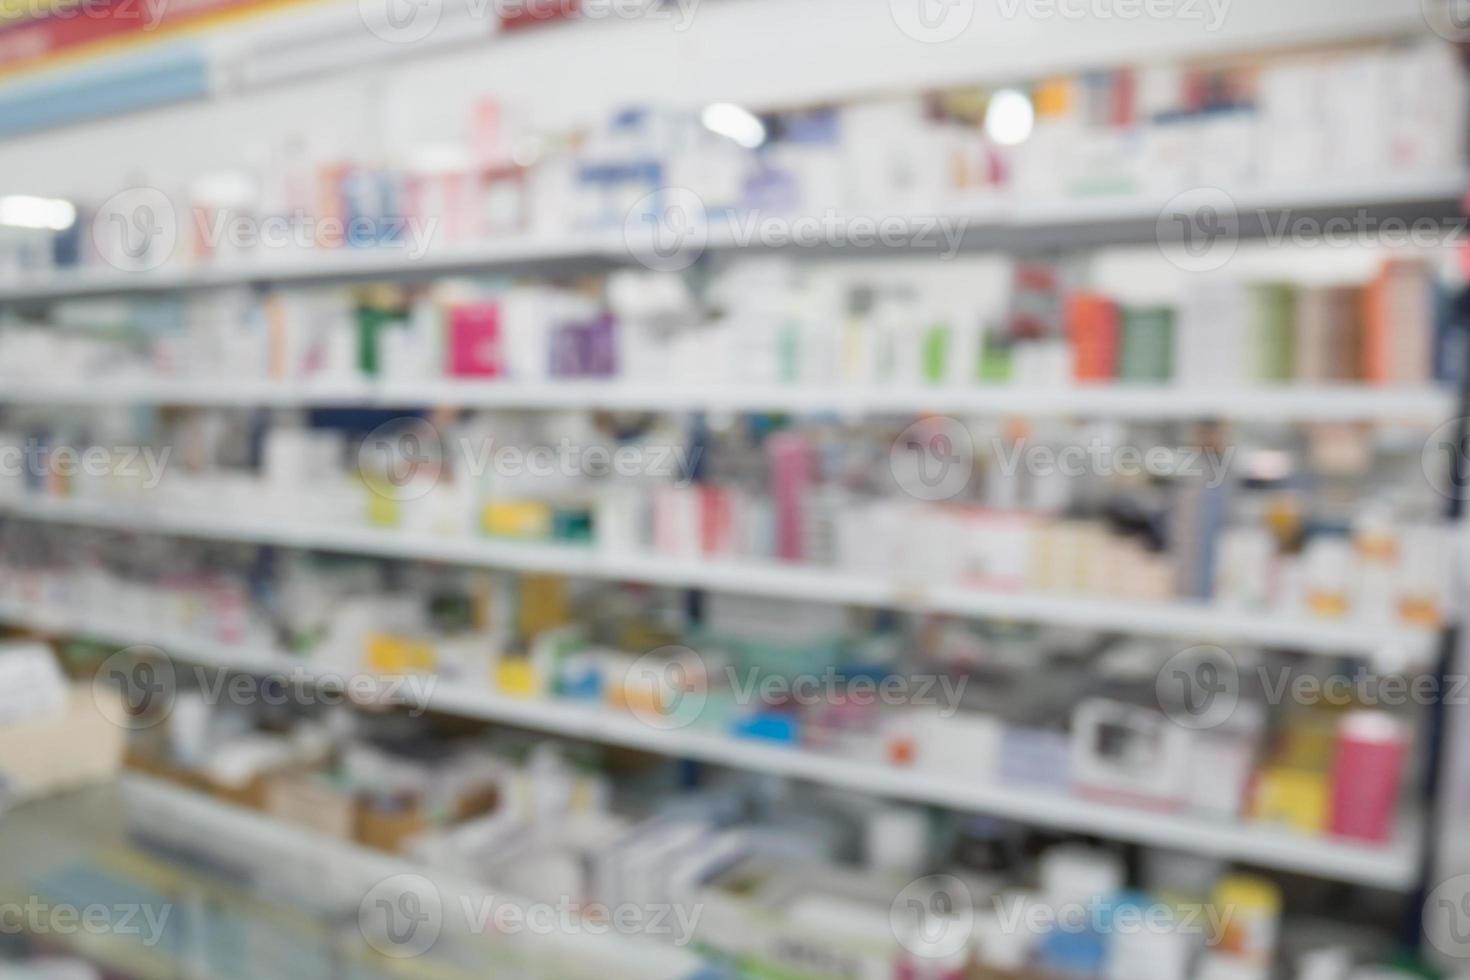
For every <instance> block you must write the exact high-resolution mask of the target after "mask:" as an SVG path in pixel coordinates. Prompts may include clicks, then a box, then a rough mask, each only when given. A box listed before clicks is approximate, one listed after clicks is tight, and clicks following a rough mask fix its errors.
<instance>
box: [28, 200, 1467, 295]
mask: <svg viewBox="0 0 1470 980" xmlns="http://www.w3.org/2000/svg"><path fill="white" fill-rule="evenodd" d="M1466 183H1467V180H1466V176H1465V175H1464V174H1463V173H1461V172H1458V171H1457V172H1451V173H1430V174H1398V175H1394V174H1388V175H1382V176H1379V177H1376V178H1373V179H1366V178H1365V179H1361V180H1345V181H1334V182H1331V183H1320V182H1319V183H1316V184H1302V185H1294V186H1289V187H1277V188H1265V187H1256V188H1239V189H1235V190H1233V191H1231V195H1230V196H1231V198H1232V200H1233V201H1234V203H1235V206H1236V210H1237V212H1238V213H1239V215H1240V217H1241V218H1242V221H1241V232H1242V234H1243V235H1247V236H1249V235H1253V234H1257V233H1258V231H1257V229H1256V227H1255V226H1256V225H1258V224H1259V221H1252V220H1251V219H1253V218H1259V216H1260V215H1261V214H1262V213H1265V212H1272V211H1280V210H1282V209H1291V210H1293V211H1297V212H1302V211H1314V212H1336V211H1340V210H1343V209H1352V210H1354V211H1356V210H1359V209H1364V208H1371V209H1380V210H1388V211H1390V212H1397V213H1412V214H1413V215H1418V214H1420V212H1421V211H1424V209H1425V208H1426V206H1427V207H1428V209H1429V212H1431V213H1435V214H1453V213H1456V212H1454V210H1453V209H1454V207H1455V205H1456V203H1457V202H1458V201H1459V199H1460V198H1461V196H1462V195H1463V194H1464V192H1465V188H1466ZM1173 196H1174V195H1172V194H1119V195H1108V196H1097V197H1080V198H1060V199H1052V200H1037V201H1027V200H1016V201H1004V202H997V203H995V204H993V205H990V206H987V207H984V208H983V209H979V210H975V211H972V212H970V213H952V214H944V215H933V214H901V213H897V212H895V213H887V214H882V215H878V214H871V213H868V214H861V213H852V214H848V215H844V216H837V217H834V218H832V219H828V217H827V216H816V217H817V218H818V220H819V221H820V222H821V223H822V225H825V224H826V223H827V222H828V221H829V220H831V221H833V222H838V223H840V219H841V218H844V217H845V218H847V219H849V220H857V219H866V220H876V219H878V218H880V217H881V219H882V220H883V221H884V222H885V223H892V222H894V221H895V219H898V220H903V221H904V222H905V223H906V224H907V225H908V226H909V227H911V228H912V229H914V230H915V231H916V232H924V233H926V234H927V233H931V232H932V231H933V226H934V222H935V220H936V219H943V220H944V221H946V222H948V223H951V224H955V223H959V222H963V223H964V224H963V228H964V236H963V239H962V246H963V247H966V248H1004V247H1006V246H1007V245H1018V244H1026V245H1028V246H1034V245H1036V244H1037V243H1038V242H1041V241H1046V242H1052V243H1054V244H1056V245H1067V244H1069V243H1070V244H1077V243H1079V242H1082V241H1086V242H1090V243H1093V244H1097V243H1101V242H1107V241H1148V240H1153V237H1152V231H1151V229H1152V227H1153V225H1154V223H1155V222H1156V220H1157V218H1158V216H1159V214H1160V212H1161V210H1162V209H1163V207H1164V205H1165V204H1166V203H1167V202H1168V201H1169V200H1170V198H1171V197H1173ZM779 217H780V218H781V221H782V223H783V226H785V225H789V224H791V223H792V222H794V221H796V220H798V219H799V218H800V217H801V216H799V215H798V216H779ZM808 217H811V216H808ZM885 227H891V224H885ZM651 234H652V232H651V231H650V236H651ZM899 237H903V236H899ZM742 238H743V235H742V234H740V233H737V232H736V231H735V230H732V229H731V228H729V227H726V226H719V225H716V226H713V227H711V228H710V229H709V235H708V241H707V244H706V245H705V251H708V252H722V251H732V250H744V249H752V250H754V249H761V248H762V246H759V245H752V244H749V243H747V242H744V241H742ZM651 241H652V238H651V237H650V238H649V240H648V241H647V242H645V241H641V240H640V238H639V237H638V236H635V237H632V238H630V237H629V236H628V235H626V234H624V232H623V229H621V228H614V229H608V230H599V231H592V232H577V233H572V234H566V235H559V236H544V235H543V236H532V237H508V238H504V239H499V240H495V241H491V242H486V243H482V244H476V245H455V246H446V247H443V248H439V249H431V250H430V251H428V252H426V253H425V254H423V255H419V256H414V255H412V254H410V253H409V252H408V251H407V249H405V248H388V249H361V250H338V251H328V252H322V253H311V252H304V253H302V254H295V255H289V256H280V255H278V256H271V257H265V258H262V259H261V260H260V261H255V262H251V261H241V262H238V263H235V264H230V265H224V266H210V267H202V268H177V267H165V268H164V269H161V270H153V271H150V272H134V273H130V272H125V271H120V270H108V271H106V272H101V271H97V270H91V269H87V270H67V271H63V272H57V273H51V274H43V275H40V276H36V277H34V278H31V279H29V280H28V281H25V282H19V283H13V284H5V285H0V303H4V302H15V301H41V300H48V299H56V298H62V297H68V296H87V295H98V294H121V293H129V292H159V291H169V290H179V289H198V288H208V287H212V286H228V285H238V284H241V283H252V282H280V283H289V282H307V281H332V280H346V279H364V278H372V277H380V278H381V277H395V276H405V277H418V276H428V275H438V274H446V273H453V272H474V271H491V270H495V269H509V268H516V267H537V266H547V265H555V264H558V263H562V264H566V263H574V264H582V265H586V264H593V265H602V266H614V265H627V264H633V263H635V262H636V261H637V258H638V255H639V254H640V253H646V252H648V251H649V248H648V245H649V244H650V243H651ZM798 248H799V247H798V246H784V250H788V251H796V250H797V249H798ZM778 250H779V249H778ZM847 251H849V252H852V251H868V252H875V253H878V254H895V253H899V252H903V251H907V249H905V248H903V247H898V248H886V247H879V248H874V249H862V250H854V249H851V248H849V249H847ZM926 252H927V253H928V254H933V250H926Z"/></svg>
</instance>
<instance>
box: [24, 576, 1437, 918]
mask: <svg viewBox="0 0 1470 980" xmlns="http://www.w3.org/2000/svg"><path fill="white" fill-rule="evenodd" d="M0 619H3V620H4V621H6V622H9V623H12V624H14V625H18V626H25V627H28V628H32V629H37V630H43V631H55V632H70V633H74V634H79V635H85V636H89V637H93V638H95V639H100V640H106V641H109V642H114V643H119V644H148V645H152V646H157V647H160V648H162V649H165V650H167V651H168V652H169V653H170V654H172V655H175V656H177V657H179V658H180V659H182V660H186V661H190V662H196V663H200V664H204V665H207V666H213V667H220V668H224V669H228V670H235V671H241V672H245V673H255V674H272V673H293V674H299V675H304V676H306V677H307V678H313V677H315V678H322V677H327V678H338V679H340V678H341V676H342V674H341V673H340V671H338V670H335V669H331V670H328V669H323V668H317V667H314V666H313V665H312V664H311V662H310V661H309V660H303V659H300V658H296V657H291V656H287V655H285V654H281V653H276V652H272V651H268V650H258V649H254V650H252V649H246V648H240V647H233V646H229V645H225V644H219V643H212V642H205V641H201V640H198V639H193V638H189V637H173V636H168V635H164V634H161V633H159V632H157V631H155V630H153V629H150V628H146V627H137V626H126V625H117V624H112V625H110V624H107V623H103V622H97V621H95V620H89V619H86V618H84V617H76V618H74V617H72V616H71V615H69V614H67V613H65V612H63V611H59V610H37V609H35V608H22V607H20V606H17V605H15V604H8V603H0ZM407 690H408V688H407V687H405V691H407ZM426 690H427V692H428V694H427V698H426V699H425V703H424V706H425V707H428V708H430V709H432V710H434V711H439V712H443V713H446V714H453V715H457V716H461V717H467V718H476V719H480V720H484V721H490V722H494V723H498V724H505V725H513V726H516V727H523V728H530V729H534V730H537V731H543V732H548V733H552V734H556V735H562V736H565V737H568V738H576V739H582V740H586V741H593V742H599V743H602V744H607V745H617V746H621V747H624V748H630V749H637V750H640V751H645V752H650V753H653V754H657V755H664V756H669V757H673V758H687V759H695V760H698V761H701V762H705V763H709V764H713V765H720V766H726V767H729V768H734V769H741V770H748V771H754V772H763V773H770V774H773V775H779V776H783V777H787V778H791V779H799V780H805V781H808V782H813V783H819V784H822V785H826V786H833V787H838V788H842V789H848V790H852V791H855V792H860V793H867V794H871V795H874V796H882V797H887V798H891V799H898V800H907V801H911V802H915V803H924V804H930V805H934V806H942V807H948V808H952V809H955V810H961V811H966V812H977V813H987V814H991V815H994V816H998V817H1005V818H1008V819H1012V820H1016V821H1018V822H1020V823H1025V824H1029V825H1033V826H1039V827H1047V828H1051V829H1055V830H1061V831H1068V832H1073V833H1084V834H1095V835H1098V836H1101V837H1108V838H1113V839H1117V840H1124V841H1131V842H1135V843H1139V844H1146V845H1150V846H1155V847H1167V848H1175V849H1179V850H1186V851H1190V852H1193V853H1200V854H1209V855H1212V856H1215V857H1220V858H1224V859H1228V860H1235V861H1241V862H1245V863H1248V864H1254V865H1259V866H1262V867H1267V868H1275V869H1279V870H1283V871H1294V872H1298V873H1301V874H1307V875H1313V876H1316V877H1320V878H1327V879H1332V880H1337V881H1346V882H1351V883H1354V884H1360V885H1368V886H1372V887H1376V888H1387V889H1393V890H1408V889H1410V888H1412V887H1413V886H1414V883H1415V881H1416V875H1417V873H1418V860H1419V848H1420V834H1421V827H1420V821H1419V820H1418V819H1417V817H1416V816H1415V815H1413V814H1406V815H1405V816H1404V817H1402V818H1401V820H1400V833H1399V835H1398V837H1397V838H1396V839H1395V840H1394V841H1393V842H1391V843H1390V844H1387V845H1382V846H1379V845H1373V844H1369V843H1364V842H1356V841H1350V840H1341V839H1333V838H1328V837H1314V836H1309V835H1304V834H1298V833H1293V832H1290V831H1286V830H1281V829H1278V828H1274V827H1270V826H1255V825H1251V824H1247V823H1242V822H1239V821H1226V820H1216V819H1210V818H1206V817H1199V816H1192V815H1188V814H1179V813H1167V812H1154V811H1149V810H1142V809H1138V808H1135V807H1129V806H1120V805H1116V804H1110V803H1103V802H1097V801H1092V800H1087V799H1083V798H1080V797H1075V796H1071V795H1067V794H1063V793H1057V792H1047V791H1037V790H1032V789H1026V788H1019V787H1012V786H1004V785H998V784H995V785H983V784H978V783H974V782H968V781H965V780H963V779H959V778H956V777H952V776H947V775H943V774H935V773H925V772H919V771H911V770H905V769H900V768H896V767H890V766H883V765H878V764H875V763H870V762H863V761H859V760H852V759H844V758H841V757H838V756H831V755H825V754H821V753H817V752H813V751H810V750H806V749H797V748H791V747H785V746H780V745H773V744H765V743H760V742H756V741H751V740H744V739H738V738H734V737H731V736H728V735H724V734H720V733H717V732H709V731H700V730H695V729H688V728H685V729H661V728H656V727H653V726H651V725H647V724H644V723H643V722H641V721H639V720H638V719H637V718H636V717H634V716H632V715H629V714H623V713H620V712H616V711H613V710H611V709H608V708H605V707H602V706H600V705H590V704H578V703H576V702H568V701H555V700H545V699H520V698H511V697H507V696H505V695H502V694H498V693H495V692H492V691H490V690H488V689H483V688H476V687H472V686H469V685H465V684H458V685H456V684H450V683H445V682H442V681H441V682H440V683H438V684H435V685H431V686H429V687H427V688H426Z"/></svg>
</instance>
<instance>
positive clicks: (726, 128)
mask: <svg viewBox="0 0 1470 980" xmlns="http://www.w3.org/2000/svg"><path fill="white" fill-rule="evenodd" d="M699 120H700V122H702V123H704V128H705V129H707V130H709V131H710V132H712V133H719V134H720V135H721V136H728V137H729V138H730V139H732V140H734V141H735V142H736V143H739V144H740V145H741V146H743V147H745V148H746V149H747V150H753V149H755V148H756V147H757V146H760V145H761V144H762V143H764V142H765V141H766V125H765V123H763V122H761V121H760V119H759V117H757V116H756V114H755V113H753V112H751V111H750V110H749V109H745V108H742V107H741V106H738V105H735V104H734V103H733V102H716V103H713V104H712V105H707V106H705V107H704V112H702V113H701V114H700V116H699Z"/></svg>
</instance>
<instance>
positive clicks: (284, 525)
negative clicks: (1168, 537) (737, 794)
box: [0, 498, 1436, 664]
mask: <svg viewBox="0 0 1470 980" xmlns="http://www.w3.org/2000/svg"><path fill="white" fill-rule="evenodd" d="M0 514H9V515H12V516H15V517H21V518H25V519H28V520H36V521H47V522H51V523H58V524H73V525H78V526H84V527H94V528H106V529H114V530H133V531H143V532H148V533H154V534H166V535H177V536H179V537H188V538H202V539H206V540H212V541H238V542H246V543H252V544H261V545H274V546H277V547H284V548H301V549H305V550H317V551H331V552H338V553H342V554H354V555H369V556H375V557H381V558H395V559H402V560H410V561H434V562H447V563H450V564H457V565H471V566H477V567H487V568H501V569H507V570H512V571H519V572H532V573H543V574H555V575H570V576H578V577H583V578H595V579H603V580H608V581H620V582H637V583H642V584H648V585H663V586H672V587H678V588H689V589H706V590H711V591H717V592H729V593H737V594H743V595H754V596H763V597H769V598H775V599H797V600H806V601H811V602H824V603H835V604H840V605H853V606H866V607H882V608H902V609H913V610H917V611H931V612H944V613H951V614H954V615H959V616H971V617H976V618H982V619H1003V620H1018V621H1026V622H1039V623H1047V624H1052V625H1062V626H1073V627H1078V628H1082V629H1097V630H1111V631H1117V632H1121V633H1128V634H1133V635H1139V636H1167V637H1175V638H1180V639H1190V640H1196V641H1205V640H1209V641H1221V642H1227V641H1240V642H1247V643H1254V644H1263V645H1267V646H1280V647H1290V648H1293V649H1300V650H1310V651H1315V652H1322V653H1330V654H1358V655H1362V656H1365V657H1369V658H1375V657H1377V658H1383V659H1384V662H1386V663H1400V664H1402V663H1422V662H1424V660H1425V658H1426V657H1427V656H1428V654H1429V652H1430V650H1431V649H1432V646H1433V643H1434V641H1435V639H1436V634H1435V633H1433V632H1431V631H1426V630H1411V629H1394V628H1378V627H1374V626H1372V625H1369V624H1363V623H1358V622H1354V621H1351V620H1345V621H1332V620H1319V619H1311V618H1308V617H1303V616H1283V615H1279V614H1272V613H1263V612H1259V611H1253V610H1236V609H1230V608H1225V607H1221V606H1219V605H1217V604H1213V603H1206V602H1195V601H1186V600H1174V601H1167V602H1140V601H1133V600H1126V599H1118V598H1114V597H1108V596H1091V595H1065V594H1051V593H1036V592H1007V591H995V590H989V591H987V590H983V589H975V588H965V587H952V586H945V587H938V586H934V585H932V584H929V583H922V582H901V581H883V580H879V579H875V578H871V577H866V576H858V575H853V574H850V573H842V572H833V571H829V570H826V569H822V568H811V567H802V566H799V565H782V564H777V563H772V562H756V561H737V560H728V559H705V558H691V559H675V558H666V557H662V556H659V555H649V554H636V553H610V552H602V551H599V550H598V549H596V548H595V547H591V546H588V547H579V546H575V545H555V544H541V543H526V542H513V541H498V540H493V539H486V538H475V537H460V538H451V537H434V536H427V535H414V534H408V533H405V532H401V531H397V530H391V529H376V528H366V527H348V526H331V525H316V526H310V525H302V524H291V523H289V522H285V521H260V520H242V519H237V518H230V517H221V516H216V515H208V514H200V515H195V514H189V513H187V512H181V511H177V510H173V511H168V510H154V509H144V508H132V507H124V506H118V505H115V504H106V505H97V504H91V503H88V502H85V501H77V500H70V499H49V498H21V499H11V500H5V501H0Z"/></svg>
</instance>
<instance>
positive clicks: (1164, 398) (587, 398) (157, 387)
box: [0, 378, 1454, 422]
mask: <svg viewBox="0 0 1470 980" xmlns="http://www.w3.org/2000/svg"><path fill="white" fill-rule="evenodd" d="M7 402H8V403H12V404H53V405H88V406H99V405H127V404H138V405H259V406H282V407H285V406H303V407H305V406H323V405H345V406H364V407H374V408H405V407H411V406H418V405H436V406H449V407H464V408H504V409H526V410H535V409H606V410H619V411H647V412H685V411H687V412H706V411H708V412H790V413H832V414H839V415H864V414H875V413H882V412H890V413H896V414H913V413H917V412H943V413H949V414H955V415H965V414H974V415H995V414H1014V415H1027V416H1042V415H1051V416H1057V415H1087V416H1112V417H1118V418H1131V419H1189V418H1229V419H1238V420H1242V421H1298V422H1352V421H1371V420H1393V421H1409V422H1425V421H1428V422H1438V421H1441V420H1443V419H1446V418H1448V417H1449V416H1450V415H1451V414H1452V413H1453V411H1454V398H1453V396H1452V395H1451V394H1450V393H1449V392H1447V391H1442V390H1440V389H1437V388H1434V387H1428V386H1426V387H1422V388H1417V387H1416V388H1409V387H1383V388H1376V387H1369V386H1367V385H1290V384H1285V385H1277V386H1274V387H1266V386H1249V387H1235V388H1224V387H1222V388H1200V387H1196V386H1184V385H1112V384H1109V385H1096V386H1089V387H1081V386H1056V387H1049V388H1048V387H1035V386H1022V385H990V386H983V385H976V386H974V387H968V388H964V387H954V386H934V387H931V388H900V387H873V388H857V387H851V386H848V387H841V386H812V385H795V384H792V385H723V386H722V385H705V386H695V385H663V384H652V383H634V382H626V381H624V382H618V381H612V382H602V381H582V380H565V381H545V382H536V383H526V382H496V381H461V380H448V379H445V380H425V381H413V382H407V381H394V380H382V381H372V382H370V381H361V380H343V381H320V382H315V381H308V382H283V381H245V382H241V381H231V380H229V379H224V378H222V379H219V380H217V381H174V380H161V381H148V380H127V381H111V380H106V379H98V380H97V381H95V382H71V383H66V384H45V383H28V382H25V381H13V382H12V381H8V380H7V381H5V382H4V383H3V387H0V403H7Z"/></svg>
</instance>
